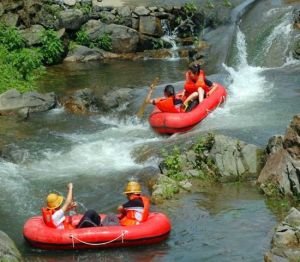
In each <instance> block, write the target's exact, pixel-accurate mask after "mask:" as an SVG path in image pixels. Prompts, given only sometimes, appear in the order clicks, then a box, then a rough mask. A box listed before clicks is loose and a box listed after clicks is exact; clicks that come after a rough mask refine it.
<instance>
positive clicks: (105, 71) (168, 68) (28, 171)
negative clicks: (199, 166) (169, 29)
mask: <svg viewBox="0 0 300 262" xmlns="http://www.w3.org/2000/svg"><path fill="white" fill-rule="evenodd" d="M291 12H292V8H291V7H289V6H288V5H286V4H285V3H283V2H281V1H275V0H265V1H259V2H258V3H257V4H256V5H255V6H254V8H252V9H251V10H250V12H248V13H247V14H246V15H245V16H244V17H243V20H242V21H241V22H240V24H239V27H238V30H237V32H236V36H235V40H234V44H233V47H232V48H231V50H230V52H229V53H228V59H227V62H226V63H225V64H224V65H223V69H224V70H223V71H224V72H226V75H224V73H223V72H222V74H218V73H219V72H213V73H215V75H214V76H211V79H217V80H218V81H220V82H221V83H223V84H226V86H227V89H228V93H229V95H228V101H227V103H226V104H225V105H224V106H223V107H222V108H220V109H218V110H216V111H215V112H213V113H212V114H210V116H209V117H208V118H207V119H206V120H205V121H203V122H202V123H201V124H200V125H198V126H197V127H196V128H195V129H194V130H193V131H192V132H199V131H208V130H210V131H211V130H215V131H217V132H221V133H224V134H228V135H231V136H235V137H237V138H239V139H242V140H246V141H248V142H251V143H255V144H259V145H265V144H266V143H267V140H268V138H269V137H270V136H272V135H274V134H282V133H284V131H285V128H286V126H287V125H288V123H289V121H290V120H291V118H292V116H293V115H294V114H296V113H299V95H300V77H299V70H300V63H299V61H295V60H293V59H292V57H291V55H290V54H289V53H288V52H287V50H288V46H287V44H288V43H289V42H290V40H291V38H292V37H293V33H292V24H291ZM253 21H255V27H254V26H253ZM258 29H259V30H258ZM257 30H258V31H257ZM220 48H221V47H220ZM187 64H188V61H186V60H174V59H173V60H172V59H171V60H150V59H149V60H143V61H112V62H105V63H100V62H93V63H84V64H62V65H58V66H54V67H50V68H48V69H47V74H46V76H45V78H44V80H43V81H42V83H41V91H52V90H53V91H55V92H57V93H65V92H67V93H68V92H70V91H73V90H76V89H79V88H85V87H90V88H93V89H94V90H95V91H96V93H97V94H105V93H106V92H107V91H109V90H110V89H115V88H121V87H129V88H134V89H135V90H136V92H137V94H139V95H140V97H142V96H144V95H145V93H146V91H147V86H148V85H149V83H150V82H151V81H152V80H153V78H154V77H156V76H157V75H159V76H160V83H161V86H160V88H158V90H157V94H158V93H159V92H161V90H162V88H163V86H164V85H165V84H167V83H174V84H175V85H176V87H177V88H180V87H181V86H182V82H180V81H181V80H182V79H183V76H184V71H185V69H186V67H187ZM228 76H230V79H231V81H228ZM136 108H137V106H136V107H133V109H132V108H131V107H129V110H125V111H123V109H122V108H119V109H117V110H115V111H114V112H111V113H109V114H97V115H92V116H88V117H87V116H75V115H71V114H69V113H67V112H65V111H63V109H60V108H58V109H54V110H51V111H50V112H47V113H45V114H36V115H32V118H31V120H30V121H28V122H19V123H18V124H17V125H15V124H11V121H10V120H9V119H8V118H2V119H0V121H1V124H0V135H1V137H6V139H7V141H9V143H10V146H11V147H13V149H14V150H13V152H14V157H15V158H16V159H17V160H18V164H13V163H10V162H5V161H1V162H0V177H1V184H0V190H1V195H0V206H1V209H0V214H1V221H0V229H1V230H3V231H5V232H7V233H8V234H9V235H10V236H11V237H12V239H13V240H15V241H16V243H17V245H18V247H19V248H20V250H21V252H22V253H23V255H24V257H25V258H26V260H27V261H262V257H263V254H264V252H265V251H266V250H267V249H268V247H269V245H270V239H271V234H272V229H273V226H274V225H275V224H276V213H272V212H271V211H270V210H269V208H268V207H267V205H266V203H265V200H264V198H263V196H262V195H260V194H259V192H258V191H257V189H256V188H255V187H252V186H250V185H243V184H228V185H220V186H216V187H213V188H209V189H207V190H205V192H203V191H201V192H196V193H193V194H189V195H183V196H182V195H180V196H177V198H175V199H174V200H172V201H169V202H167V203H166V204H164V205H158V206H153V210H159V211H162V212H165V213H166V214H167V215H168V216H169V217H170V219H171V221H172V225H173V228H172V232H171V235H170V237H169V239H168V240H167V241H166V242H164V243H161V244H158V245H154V246H149V247H137V248H126V249H112V250H104V251H81V252H46V251H38V250H34V249H32V248H30V247H29V246H27V245H26V243H24V241H23V238H22V227H23V224H24V222H25V220H26V219H27V218H28V217H30V216H33V215H35V214H38V213H39V212H40V208H41V206H43V205H44V198H45V196H46V195H47V194H48V193H49V192H51V191H52V190H55V191H57V192H59V193H62V194H65V193H66V184H67V183H68V182H69V181H72V182H73V183H74V192H75V197H76V201H77V202H79V203H80V208H79V211H81V212H83V211H84V210H86V208H94V209H96V210H97V211H99V212H114V211H115V209H116V207H117V206H118V204H119V203H122V202H124V201H125V199H124V196H123V195H122V194H121V192H122V191H123V188H124V186H125V184H126V181H127V178H128V177H131V176H134V177H140V180H141V181H142V184H143V186H144V189H145V192H146V193H147V192H148V191H147V187H146V185H145V184H144V183H143V182H144V181H145V180H146V178H148V177H149V176H151V175H153V174H154V173H155V172H158V170H157V162H158V160H157V159H150V160H147V161H146V162H144V163H137V162H136V161H135V159H134V157H133V155H132V153H133V151H134V150H135V149H136V148H138V147H139V146H141V145H143V144H145V143H148V142H154V144H156V146H157V147H160V142H161V141H164V140H166V139H168V138H167V137H162V136H159V135H157V134H155V133H154V132H152V131H151V129H150V127H149V124H148V122H147V120H146V119H145V120H144V121H137V120H136V118H135V117H133V115H134V113H135V109H136ZM150 109H151V108H149V109H148V110H150ZM119 112H122V113H121V114H120V113H119ZM12 225H13V226H12Z"/></svg>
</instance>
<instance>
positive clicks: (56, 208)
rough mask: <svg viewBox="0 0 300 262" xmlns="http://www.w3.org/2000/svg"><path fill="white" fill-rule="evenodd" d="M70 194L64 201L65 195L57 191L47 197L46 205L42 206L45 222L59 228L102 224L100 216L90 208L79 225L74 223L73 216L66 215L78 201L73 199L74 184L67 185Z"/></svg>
mask: <svg viewBox="0 0 300 262" xmlns="http://www.w3.org/2000/svg"><path fill="white" fill-rule="evenodd" d="M67 188H68V194H67V198H66V200H65V202H64V203H63V201H64V197H63V196H61V195H58V194H55V193H51V194H49V195H48V196H47V198H46V207H43V208H42V215H43V220H44V222H45V224H46V225H47V226H49V227H52V228H57V229H74V228H83V227H91V226H100V222H101V219H100V216H99V215H98V214H97V212H96V211H94V210H88V211H86V212H85V214H84V215H83V217H82V219H81V220H80V222H79V223H78V225H76V226H75V225H73V224H72V219H71V218H72V217H66V216H65V213H66V212H68V211H70V210H71V209H74V208H76V206H77V203H76V202H74V201H73V184H72V183H69V184H68V185H67Z"/></svg>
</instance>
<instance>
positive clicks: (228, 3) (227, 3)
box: [223, 0, 232, 7]
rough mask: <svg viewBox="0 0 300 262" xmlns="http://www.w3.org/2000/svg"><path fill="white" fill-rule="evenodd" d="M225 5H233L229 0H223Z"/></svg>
mask: <svg viewBox="0 0 300 262" xmlns="http://www.w3.org/2000/svg"><path fill="white" fill-rule="evenodd" d="M223 3H224V6H226V7H231V6H232V3H231V2H230V1H229V0H223Z"/></svg>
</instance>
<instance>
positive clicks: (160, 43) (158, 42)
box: [151, 39, 165, 49]
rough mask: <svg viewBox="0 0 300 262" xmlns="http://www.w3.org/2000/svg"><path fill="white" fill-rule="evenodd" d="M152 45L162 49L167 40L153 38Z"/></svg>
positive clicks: (154, 47)
mask: <svg viewBox="0 0 300 262" xmlns="http://www.w3.org/2000/svg"><path fill="white" fill-rule="evenodd" d="M151 45H152V48H153V49H161V48H164V47H165V42H164V40H162V39H153V40H152V41H151Z"/></svg>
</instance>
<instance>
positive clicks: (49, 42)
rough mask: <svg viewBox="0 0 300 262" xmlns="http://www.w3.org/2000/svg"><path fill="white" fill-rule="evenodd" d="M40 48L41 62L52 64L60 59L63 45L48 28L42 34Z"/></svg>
mask: <svg viewBox="0 0 300 262" xmlns="http://www.w3.org/2000/svg"><path fill="white" fill-rule="evenodd" d="M40 50H41V54H42V57H43V62H44V63H45V64H47V65H52V64H56V63H58V62H60V61H61V60H62V55H63V52H64V46H63V43H62V41H61V40H60V39H59V38H58V37H57V35H56V34H55V32H54V31H53V30H52V29H50V30H45V31H44V32H43V34H42V48H41V49H40Z"/></svg>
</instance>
